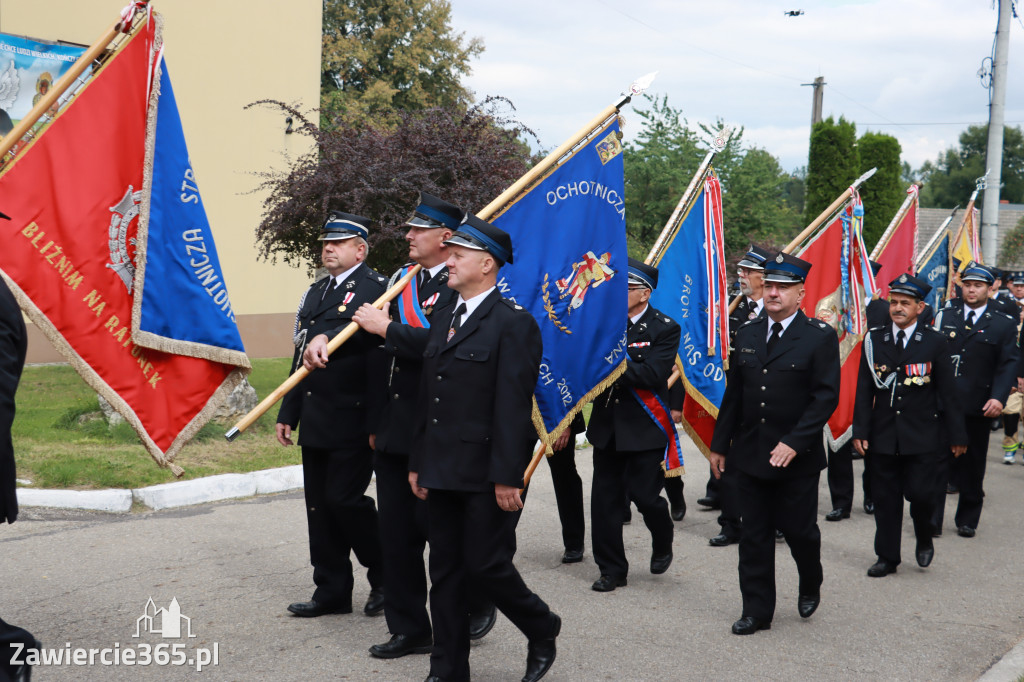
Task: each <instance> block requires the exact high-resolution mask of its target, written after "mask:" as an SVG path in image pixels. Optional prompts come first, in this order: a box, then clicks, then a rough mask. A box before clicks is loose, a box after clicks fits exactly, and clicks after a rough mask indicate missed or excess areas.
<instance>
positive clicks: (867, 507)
mask: <svg viewBox="0 0 1024 682" xmlns="http://www.w3.org/2000/svg"><path fill="white" fill-rule="evenodd" d="M864 513H865V514H874V513H875V501H874V500H872V499H871V498H870V497H869V498H867V499H865V500H864ZM847 516H849V515H847Z"/></svg>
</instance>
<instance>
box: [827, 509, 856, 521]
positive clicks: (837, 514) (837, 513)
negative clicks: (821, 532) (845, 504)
mask: <svg viewBox="0 0 1024 682" xmlns="http://www.w3.org/2000/svg"><path fill="white" fill-rule="evenodd" d="M848 518H850V512H848V511H846V510H845V509H833V510H832V511H830V512H829V513H828V514H825V520H826V521H842V520H843V519H848Z"/></svg>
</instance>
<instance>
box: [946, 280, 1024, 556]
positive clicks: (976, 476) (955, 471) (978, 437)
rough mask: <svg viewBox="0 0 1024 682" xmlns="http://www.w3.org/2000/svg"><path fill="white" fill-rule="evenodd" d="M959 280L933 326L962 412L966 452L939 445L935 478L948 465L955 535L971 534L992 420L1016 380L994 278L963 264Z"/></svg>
mask: <svg viewBox="0 0 1024 682" xmlns="http://www.w3.org/2000/svg"><path fill="white" fill-rule="evenodd" d="M960 280H961V289H962V298H958V299H954V300H951V301H949V302H948V303H946V306H945V307H944V308H942V310H940V311H939V313H938V315H936V316H935V328H936V329H938V330H939V331H940V332H942V333H943V334H944V335H945V336H946V338H947V339H948V340H949V348H950V353H951V354H952V357H953V369H954V372H955V374H956V386H957V395H958V396H959V398H960V400H961V403H962V405H963V409H964V414H965V415H966V417H965V422H966V427H967V451H966V452H965V453H964V454H963V455H960V456H957V455H956V453H955V452H954V453H951V454H947V452H946V451H948V448H943V450H944V452H943V453H942V456H941V457H940V464H939V482H940V483H941V484H942V485H945V483H946V478H947V476H946V471H947V470H949V471H950V473H949V481H950V483H952V484H953V485H955V486H956V487H958V488H959V489H960V498H959V500H958V504H957V508H956V516H955V522H956V529H957V534H958V535H960V536H961V537H965V538H972V537H974V534H975V532H976V531H977V528H978V521H979V520H980V519H981V507H982V502H983V499H984V496H985V492H984V490H983V488H982V483H983V481H984V479H985V462H986V459H987V455H988V440H989V435H990V433H991V431H990V428H991V425H992V420H993V419H994V418H995V417H998V416H999V415H1000V414H1001V413H1002V411H1003V406H1004V405H1005V404H1006V399H1007V398H1008V397H1009V395H1010V389H1011V388H1012V387H1013V386H1014V385H1015V384H1016V378H1017V374H1018V371H1017V358H1018V350H1017V320H1016V319H1015V318H1011V317H1009V316H1007V315H1004V314H1003V313H1000V312H997V311H995V310H993V308H994V306H993V305H992V301H991V300H990V299H989V288H990V287H991V286H992V283H993V282H994V281H995V277H994V276H993V275H992V271H991V270H990V269H989V268H987V267H985V266H984V265H981V264H979V263H974V262H971V263H968V264H967V267H966V268H965V269H964V271H963V273H962V274H961V275H960ZM1010 305H1013V304H1010ZM950 435H952V434H950ZM950 460H952V462H950ZM936 488H937V489H936V492H935V505H936V506H935V510H934V512H933V516H932V522H933V525H934V529H933V530H934V532H935V534H937V535H941V534H942V517H943V513H944V512H945V499H944V492H945V491H941V492H940V490H939V486H938V485H937V486H936Z"/></svg>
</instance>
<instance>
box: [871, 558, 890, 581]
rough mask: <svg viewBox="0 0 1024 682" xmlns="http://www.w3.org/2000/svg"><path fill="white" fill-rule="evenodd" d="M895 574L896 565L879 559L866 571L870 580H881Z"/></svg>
mask: <svg viewBox="0 0 1024 682" xmlns="http://www.w3.org/2000/svg"><path fill="white" fill-rule="evenodd" d="M895 572H896V564H894V563H892V562H891V561H886V560H885V559H881V558H880V559H879V560H878V561H876V562H875V563H874V565H872V566H871V568H869V569H868V575H869V576H871V577H872V578H882V577H885V576H887V575H889V574H890V573H895Z"/></svg>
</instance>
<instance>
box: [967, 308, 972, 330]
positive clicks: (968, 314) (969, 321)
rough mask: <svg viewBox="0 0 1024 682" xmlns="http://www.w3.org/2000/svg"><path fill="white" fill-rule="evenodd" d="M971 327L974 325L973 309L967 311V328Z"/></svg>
mask: <svg viewBox="0 0 1024 682" xmlns="http://www.w3.org/2000/svg"><path fill="white" fill-rule="evenodd" d="M972 327H974V311H973V310H972V311H970V312H968V313H967V328H968V329H971V328H972Z"/></svg>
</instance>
